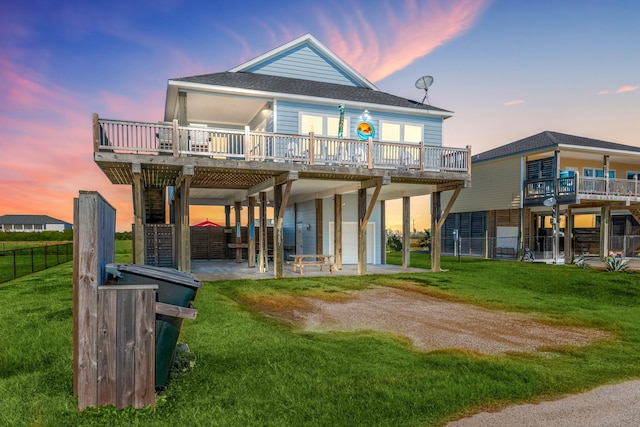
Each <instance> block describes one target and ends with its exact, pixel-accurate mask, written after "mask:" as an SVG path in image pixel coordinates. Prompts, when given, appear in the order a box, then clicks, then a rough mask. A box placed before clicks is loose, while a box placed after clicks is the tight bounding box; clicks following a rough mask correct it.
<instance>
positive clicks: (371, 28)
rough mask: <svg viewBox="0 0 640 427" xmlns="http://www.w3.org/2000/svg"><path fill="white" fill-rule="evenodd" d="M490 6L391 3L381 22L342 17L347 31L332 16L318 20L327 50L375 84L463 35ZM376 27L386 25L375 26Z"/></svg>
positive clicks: (484, 0) (478, 2)
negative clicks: (326, 38) (324, 35)
mask: <svg viewBox="0 0 640 427" xmlns="http://www.w3.org/2000/svg"><path fill="white" fill-rule="evenodd" d="M488 3H489V1H488V0H459V1H455V2H439V1H436V0H429V1H424V2H420V3H418V2H417V0H408V1H405V2H404V3H401V4H397V3H395V2H394V3H390V2H387V3H385V4H384V5H383V7H382V9H383V12H382V13H381V15H382V16H378V15H377V14H376V12H375V11H371V10H369V11H367V14H365V11H364V10H362V9H356V8H354V10H355V11H353V12H350V13H349V15H348V16H344V17H343V18H344V20H349V21H352V24H351V25H349V26H348V27H346V28H347V29H343V28H345V27H339V26H338V25H337V24H336V23H335V22H336V21H337V20H336V17H335V16H334V15H329V14H328V13H327V12H325V11H322V10H317V11H316V15H317V19H318V20H319V22H320V24H321V26H322V29H323V32H324V34H326V35H328V42H327V45H328V46H329V47H330V48H331V49H332V50H333V51H334V52H335V53H336V54H337V55H338V56H340V57H341V58H343V59H344V60H345V61H346V62H347V63H349V65H351V66H353V67H354V68H355V69H356V70H359V71H360V72H362V74H363V75H364V76H366V77H367V78H368V79H369V80H371V81H374V82H375V81H379V80H382V79H383V78H385V77H387V76H389V75H391V74H393V73H394V72H396V71H399V70H401V69H403V68H405V67H407V66H408V65H409V64H411V63H412V62H414V61H415V60H416V59H418V58H421V57H423V56H425V55H427V54H429V53H430V52H433V50H435V49H436V48H437V47H439V46H441V45H443V44H445V43H446V42H448V41H450V40H452V39H454V38H456V37H459V36H460V35H462V34H464V33H465V32H466V31H467V30H469V29H470V28H471V27H472V26H473V24H474V23H475V22H476V20H477V19H478V17H479V16H480V14H481V13H482V11H483V10H484V9H485V8H486V6H487V5H488ZM369 12H371V14H368V13H369ZM372 15H374V16H373V19H372ZM376 18H377V19H376ZM378 21H381V22H383V23H382V24H380V25H379V24H376V22H378Z"/></svg>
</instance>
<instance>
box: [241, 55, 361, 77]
mask: <svg viewBox="0 0 640 427" xmlns="http://www.w3.org/2000/svg"><path fill="white" fill-rule="evenodd" d="M246 71H247V72H249V73H257V74H267V75H271V76H281V77H291V78H295V79H303V80H313V81H318V82H325V83H336V84H341V85H348V86H361V85H359V84H358V83H357V82H356V81H355V80H353V79H352V78H351V77H349V76H348V75H347V74H346V73H345V72H344V71H342V70H341V69H340V68H338V67H337V66H336V65H335V64H334V63H333V62H331V61H330V60H329V59H328V58H327V57H326V56H324V55H322V54H321V53H320V52H319V51H317V50H316V49H314V48H312V47H311V46H309V45H301V46H297V47H295V48H293V49H291V50H288V51H286V52H283V53H281V54H280V55H278V56H275V57H273V58H270V59H269V60H267V61H265V62H261V63H259V64H256V65H254V66H253V67H251V68H249V69H247V70H246Z"/></svg>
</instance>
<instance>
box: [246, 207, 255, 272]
mask: <svg viewBox="0 0 640 427" xmlns="http://www.w3.org/2000/svg"><path fill="white" fill-rule="evenodd" d="M255 205H256V198H255V197H253V196H251V197H249V202H248V206H247V234H248V236H247V239H248V246H247V267H249V268H253V267H255V266H256V222H255V218H254V217H255Z"/></svg>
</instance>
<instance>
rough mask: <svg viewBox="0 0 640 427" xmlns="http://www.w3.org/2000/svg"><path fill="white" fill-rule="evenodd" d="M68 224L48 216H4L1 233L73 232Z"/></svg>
mask: <svg viewBox="0 0 640 427" xmlns="http://www.w3.org/2000/svg"><path fill="white" fill-rule="evenodd" d="M71 228H72V225H71V224H69V223H68V222H64V221H62V220H59V219H56V218H52V217H50V216H48V215H2V216H0V231H28V232H32V231H64V230H71Z"/></svg>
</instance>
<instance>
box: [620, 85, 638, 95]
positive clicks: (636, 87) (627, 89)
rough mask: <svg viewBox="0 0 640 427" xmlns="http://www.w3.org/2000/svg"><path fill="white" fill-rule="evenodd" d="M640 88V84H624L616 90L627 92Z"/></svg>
mask: <svg viewBox="0 0 640 427" xmlns="http://www.w3.org/2000/svg"><path fill="white" fill-rule="evenodd" d="M638 89H640V86H629V85H627V86H622V87H620V88H618V90H616V93H626V92H635V91H636V90H638Z"/></svg>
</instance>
